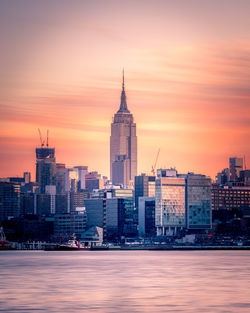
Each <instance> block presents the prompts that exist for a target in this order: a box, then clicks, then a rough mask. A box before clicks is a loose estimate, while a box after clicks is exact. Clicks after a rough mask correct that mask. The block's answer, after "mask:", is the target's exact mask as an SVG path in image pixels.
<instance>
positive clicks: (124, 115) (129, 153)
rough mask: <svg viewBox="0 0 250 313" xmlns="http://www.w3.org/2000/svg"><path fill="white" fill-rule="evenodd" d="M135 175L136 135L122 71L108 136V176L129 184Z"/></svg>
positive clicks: (114, 181)
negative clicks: (117, 100)
mask: <svg viewBox="0 0 250 313" xmlns="http://www.w3.org/2000/svg"><path fill="white" fill-rule="evenodd" d="M136 175H137V137H136V124H135V123H134V118H133V115H132V114H131V113H130V111H129V110H128V107H127V100H126V93H125V83H124V71H123V75H122V93H121V103H120V108H119V110H118V111H117V113H116V114H115V115H114V118H113V123H112V124H111V136H110V178H111V180H112V182H113V184H123V185H124V186H128V185H129V181H131V180H134V177H135V176H136Z"/></svg>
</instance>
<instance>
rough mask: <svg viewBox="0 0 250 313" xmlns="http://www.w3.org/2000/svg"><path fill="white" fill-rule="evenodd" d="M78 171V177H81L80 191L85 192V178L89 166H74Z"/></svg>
mask: <svg viewBox="0 0 250 313" xmlns="http://www.w3.org/2000/svg"><path fill="white" fill-rule="evenodd" d="M74 168H76V169H77V170H78V177H79V186H78V189H79V190H84V189H85V188H86V185H85V177H86V175H87V174H88V166H74Z"/></svg>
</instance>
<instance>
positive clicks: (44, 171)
mask: <svg viewBox="0 0 250 313" xmlns="http://www.w3.org/2000/svg"><path fill="white" fill-rule="evenodd" d="M55 174H56V159H55V148H48V147H46V148H45V147H41V148H36V182H37V183H38V185H39V191H40V193H42V194H44V193H45V187H46V186H49V185H55V184H56V178H55Z"/></svg>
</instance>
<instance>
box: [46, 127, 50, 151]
mask: <svg viewBox="0 0 250 313" xmlns="http://www.w3.org/2000/svg"><path fill="white" fill-rule="evenodd" d="M46 146H47V147H48V146H49V130H48V129H47V144H46Z"/></svg>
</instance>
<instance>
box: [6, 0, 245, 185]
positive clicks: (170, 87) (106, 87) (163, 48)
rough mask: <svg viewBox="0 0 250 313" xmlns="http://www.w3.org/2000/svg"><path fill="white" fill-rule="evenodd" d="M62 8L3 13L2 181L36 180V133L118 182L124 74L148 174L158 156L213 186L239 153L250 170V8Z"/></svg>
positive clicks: (161, 4) (9, 7) (66, 156)
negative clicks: (112, 140)
mask: <svg viewBox="0 0 250 313" xmlns="http://www.w3.org/2000/svg"><path fill="white" fill-rule="evenodd" d="M180 4H181V5H180ZM58 5H59V1H52V2H39V1H38V2H36V4H34V3H32V2H31V1H20V2H19V1H12V2H11V3H10V2H5V3H4V2H2V3H1V4H0V6H1V10H0V17H1V18H0V24H1V28H0V29H2V30H4V31H1V32H0V38H1V42H2V43H3V47H4V48H3V49H2V50H1V52H0V68H1V75H0V94H1V98H0V121H1V137H0V149H1V154H0V161H1V162H0V174H1V176H16V175H19V176H21V175H22V173H23V172H24V171H31V172H32V180H34V177H35V148H36V147H38V146H39V145H40V144H39V135H38V132H37V128H40V129H41V130H42V131H43V133H45V130H46V129H50V138H49V142H50V146H52V147H55V149H56V156H57V162H59V163H66V165H67V166H76V165H87V166H89V169H90V170H98V172H100V173H102V174H103V175H106V176H109V148H108V146H109V135H110V123H111V120H112V116H113V113H114V111H115V110H116V108H117V106H118V104H119V98H120V73H121V69H122V67H123V66H124V67H125V71H126V82H127V89H126V91H127V98H128V103H129V107H130V109H131V111H132V112H133V115H134V118H135V121H136V124H137V136H138V174H139V173H141V172H147V173H149V172H150V170H151V167H152V165H153V164H154V161H155V158H156V154H157V151H158V149H159V148H160V149H161V152H160V155H159V161H158V167H163V168H166V167H168V168H169V167H174V166H175V167H176V168H177V169H178V171H180V172H188V171H194V172H196V173H202V174H206V175H210V176H212V177H214V176H215V174H216V173H217V172H219V171H221V170H222V169H223V168H225V167H227V166H228V158H229V157H230V156H238V157H243V156H244V155H245V158H246V161H247V167H249V164H248V163H249V159H250V152H249V148H248V145H247V143H248V141H249V137H250V129H249V127H250V126H249V125H250V123H249V119H250V116H249V115H250V114H249V100H250V93H249V80H250V76H249V75H250V74H249V71H248V67H249V62H250V58H249V53H250V44H249V42H250V41H249V39H250V38H249V29H250V21H249V17H248V12H249V10H250V3H249V2H247V1H239V2H237V3H235V2H234V1H221V2H220V3H216V1H209V3H208V2H206V3H202V4H201V2H200V1H189V2H188V3H186V2H185V1H177V2H176V3H173V2H172V1H143V2H142V1H138V2H137V3H134V2H132V1H127V2H126V3H123V2H119V1H105V5H104V4H103V3H102V2H99V1H74V3H73V4H72V3H69V2H67V1H60V10H59V11H58V10H57V6H58ZM142 5H143V10H142ZM111 9H112V10H111ZM212 20H213V23H211V21H212Z"/></svg>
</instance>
